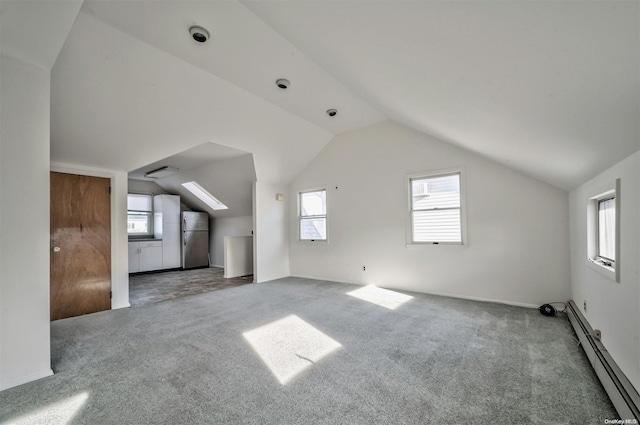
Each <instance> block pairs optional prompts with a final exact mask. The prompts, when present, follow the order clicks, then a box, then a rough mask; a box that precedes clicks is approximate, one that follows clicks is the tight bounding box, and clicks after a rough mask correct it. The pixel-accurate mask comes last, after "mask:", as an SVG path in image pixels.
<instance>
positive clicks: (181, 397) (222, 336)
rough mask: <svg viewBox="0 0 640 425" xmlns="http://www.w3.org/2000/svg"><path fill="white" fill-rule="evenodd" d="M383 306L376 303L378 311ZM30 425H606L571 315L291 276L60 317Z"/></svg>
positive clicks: (16, 397) (11, 407) (26, 388)
mask: <svg viewBox="0 0 640 425" xmlns="http://www.w3.org/2000/svg"><path fill="white" fill-rule="evenodd" d="M374 302H375V303H374ZM51 330H52V355H53V367H54V370H55V373H56V374H55V375H54V376H52V377H49V378H45V379H42V380H40V381H36V382H32V383H29V384H25V385H22V386H20V387H17V388H13V389H9V390H6V391H3V392H1V393H0V422H2V423H16V424H42V423H46V424H57V423H60V424H62V423H69V424H214V423H237V424H315V423H324V424H445V423H446V424H603V423H605V422H604V420H605V419H613V418H615V417H616V413H615V410H614V408H613V406H612V405H611V403H610V401H609V399H608V398H607V396H606V394H605V393H604V391H603V389H602V387H601V386H600V384H599V382H598V380H597V378H596V377H595V375H594V373H593V371H592V369H591V367H590V365H589V363H588V361H587V360H586V358H585V356H584V353H583V352H582V349H581V348H580V347H579V346H578V345H577V343H576V341H575V340H574V338H573V335H572V331H571V328H570V326H569V324H568V322H567V319H566V316H564V315H560V316H558V317H544V316H542V315H540V313H538V311H537V310H534V309H526V308H520V307H512V306H505V305H500V304H491V303H481V302H474V301H465V300H458V299H453V298H445V297H436V296H428V295H421V294H414V293H397V292H395V293H394V292H385V291H376V290H375V289H374V288H368V289H367V288H365V289H362V287H358V286H354V285H346V284H339V283H330V282H321V281H313V280H306V279H296V278H286V279H280V280H277V281H274V282H270V283H264V284H256V285H243V286H239V287H235V288H229V289H225V290H222V291H215V292H209V293H205V294H200V295H194V296H191V297H184V298H179V299H175V300H171V301H167V302H162V303H157V304H150V305H146V306H142V307H139V308H135V309H123V310H114V311H106V312H101V313H96V314H92V315H87V316H80V317H75V318H70V319H64V320H59V321H56V322H53V323H52V326H51Z"/></svg>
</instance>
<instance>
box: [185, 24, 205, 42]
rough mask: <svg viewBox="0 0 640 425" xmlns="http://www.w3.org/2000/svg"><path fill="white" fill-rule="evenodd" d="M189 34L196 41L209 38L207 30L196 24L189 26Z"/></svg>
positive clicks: (203, 40)
mask: <svg viewBox="0 0 640 425" xmlns="http://www.w3.org/2000/svg"><path fill="white" fill-rule="evenodd" d="M189 34H191V37H193V39H194V40H195V41H197V42H198V43H204V42H205V41H207V40H208V39H209V31H207V30H206V29H205V28H202V27H201V26H198V25H194V26H192V27H191V28H189Z"/></svg>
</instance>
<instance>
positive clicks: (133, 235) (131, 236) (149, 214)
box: [127, 192, 154, 239]
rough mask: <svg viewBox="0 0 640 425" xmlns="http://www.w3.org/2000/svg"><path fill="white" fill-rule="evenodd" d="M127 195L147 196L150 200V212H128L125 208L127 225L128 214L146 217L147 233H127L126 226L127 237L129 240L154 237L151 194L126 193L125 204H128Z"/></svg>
mask: <svg viewBox="0 0 640 425" xmlns="http://www.w3.org/2000/svg"><path fill="white" fill-rule="evenodd" d="M129 195H144V196H148V197H149V198H150V200H151V203H150V205H151V207H150V208H151V210H150V211H139V210H130V209H129V208H128V206H127V223H128V222H129V214H130V213H134V214H143V215H146V216H147V222H148V225H147V229H148V231H147V233H129V226H128V224H127V236H128V238H129V239H145V238H149V237H152V236H153V235H154V233H153V194H151V193H140V192H128V193H127V204H128V202H129V201H128V196H129Z"/></svg>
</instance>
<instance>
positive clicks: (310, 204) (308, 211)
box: [298, 189, 327, 241]
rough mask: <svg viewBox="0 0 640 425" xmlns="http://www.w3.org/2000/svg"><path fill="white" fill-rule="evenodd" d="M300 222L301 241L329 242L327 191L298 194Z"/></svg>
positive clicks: (320, 190) (310, 191)
mask: <svg viewBox="0 0 640 425" xmlns="http://www.w3.org/2000/svg"><path fill="white" fill-rule="evenodd" d="M298 220H299V226H298V228H299V232H300V240H301V241H326V240H327V190H326V189H319V190H309V191H304V192H299V193H298Z"/></svg>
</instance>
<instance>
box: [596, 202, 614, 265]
mask: <svg viewBox="0 0 640 425" xmlns="http://www.w3.org/2000/svg"><path fill="white" fill-rule="evenodd" d="M597 254H598V257H599V258H600V259H601V260H603V261H605V262H606V263H608V264H606V265H612V262H615V261H616V198H615V197H612V198H607V199H600V200H598V253H597Z"/></svg>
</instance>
